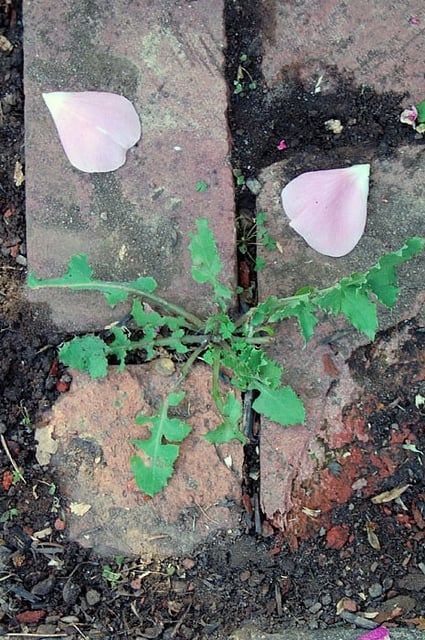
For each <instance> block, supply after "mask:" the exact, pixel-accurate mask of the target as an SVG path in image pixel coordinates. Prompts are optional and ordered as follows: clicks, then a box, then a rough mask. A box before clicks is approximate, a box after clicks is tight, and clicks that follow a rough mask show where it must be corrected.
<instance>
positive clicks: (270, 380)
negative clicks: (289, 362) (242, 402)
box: [204, 338, 283, 391]
mask: <svg viewBox="0 0 425 640" xmlns="http://www.w3.org/2000/svg"><path fill="white" fill-rule="evenodd" d="M205 355H206V354H204V356H205ZM220 360H221V363H222V365H223V366H224V367H226V368H228V369H230V370H231V371H232V372H233V377H232V384H234V385H235V386H236V388H237V389H239V390H240V391H246V390H247V389H248V388H249V387H250V385H251V383H252V381H253V380H254V379H258V380H261V381H262V382H263V383H264V384H266V385H268V386H270V387H277V386H278V385H279V384H280V379H281V377H282V373H283V370H282V367H280V365H279V364H278V363H277V362H276V361H275V360H272V359H271V358H269V356H268V355H267V354H266V352H265V351H263V350H262V349H259V348H258V347H256V346H254V345H252V344H248V343H246V342H245V340H244V339H243V338H241V339H240V340H238V341H236V340H235V341H234V342H233V343H232V345H231V349H222V351H221V353H220Z"/></svg>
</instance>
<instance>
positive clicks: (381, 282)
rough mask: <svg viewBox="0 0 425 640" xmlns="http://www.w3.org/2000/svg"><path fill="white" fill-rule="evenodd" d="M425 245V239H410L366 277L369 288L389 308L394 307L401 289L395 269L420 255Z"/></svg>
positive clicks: (388, 255) (380, 261)
mask: <svg viewBox="0 0 425 640" xmlns="http://www.w3.org/2000/svg"><path fill="white" fill-rule="evenodd" d="M424 245H425V238H420V237H418V236H415V237H413V238H409V240H407V241H406V243H405V244H404V245H403V246H402V247H401V249H399V250H398V251H393V252H392V253H388V254H386V255H385V256H382V258H380V259H379V260H378V264H377V265H375V266H374V267H372V268H371V269H370V270H369V272H368V273H367V275H366V280H367V284H368V287H369V288H370V289H371V290H372V291H373V293H374V294H375V295H376V297H377V298H378V300H379V301H380V302H382V304H384V305H385V306H387V307H392V306H393V305H394V303H395V301H396V299H397V296H398V293H399V291H400V288H399V287H397V286H396V283H397V274H396V272H395V267H396V266H398V265H400V264H403V263H404V262H406V261H407V260H410V258H413V257H414V256H416V255H418V254H419V253H420V252H421V251H422V249H423V248H424Z"/></svg>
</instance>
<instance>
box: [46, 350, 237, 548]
mask: <svg viewBox="0 0 425 640" xmlns="http://www.w3.org/2000/svg"><path fill="white" fill-rule="evenodd" d="M163 369H164V370H168V369H167V368H166V367H163ZM161 371H162V370H161V361H155V362H153V363H151V364H148V365H143V366H133V367H129V368H128V369H127V370H126V371H125V372H122V373H118V372H117V371H112V372H111V373H110V374H109V375H108V377H107V378H105V379H102V380H89V379H88V377H87V376H86V375H85V374H81V373H78V372H73V375H74V379H73V383H72V386H71V389H70V391H69V392H68V393H67V394H65V395H64V396H62V397H61V399H60V400H59V401H58V402H57V403H56V404H55V406H54V407H53V410H52V413H51V415H50V417H49V418H48V420H45V421H44V422H43V425H42V426H41V427H40V428H39V429H38V430H37V431H36V436H35V437H36V439H40V432H41V431H45V430H46V429H50V430H51V431H52V433H51V437H52V438H53V439H54V440H55V441H56V443H57V452H56V453H55V454H54V457H53V461H52V463H53V466H54V468H55V469H56V472H57V473H58V477H59V478H60V481H61V492H62V494H64V495H66V496H67V497H68V499H69V502H68V507H69V509H68V513H67V516H66V524H67V526H66V530H67V532H68V534H69V535H70V537H71V538H72V539H74V540H77V541H79V542H80V543H81V544H82V545H83V546H85V547H94V548H95V550H96V551H97V552H98V553H102V554H104V555H111V556H112V555H115V554H125V555H136V556H143V557H145V558H146V557H148V558H151V557H152V558H154V557H158V556H159V557H166V556H171V555H182V554H185V553H191V552H192V551H193V549H194V547H195V545H196V544H198V543H200V542H202V541H205V540H206V538H207V537H208V536H210V535H211V534H212V533H214V532H216V531H218V530H221V529H225V530H230V533H231V531H232V530H233V531H234V530H236V529H237V527H238V524H239V520H240V508H239V503H240V484H241V470H242V458H243V451H242V446H241V445H240V444H239V443H235V442H233V443H231V444H225V445H220V446H217V447H215V446H213V445H211V444H209V443H208V442H207V441H206V440H205V438H204V437H203V435H204V434H205V433H207V431H208V430H210V429H213V428H214V427H216V426H218V424H219V423H220V418H219V416H218V415H217V413H216V412H215V410H214V408H213V405H212V403H211V396H210V384H211V376H210V373H209V371H208V370H207V369H206V367H203V366H201V365H199V366H197V367H196V368H195V369H193V370H192V372H191V374H190V375H189V376H188V378H187V379H186V380H185V381H184V383H183V384H182V386H181V390H183V391H186V396H185V398H184V400H183V401H182V403H181V404H180V405H179V406H178V407H176V408H175V409H171V410H170V413H169V414H170V416H176V417H178V418H179V419H181V420H183V421H185V422H187V423H188V424H189V425H190V426H191V427H192V431H191V433H190V435H189V436H188V437H187V438H186V439H185V440H184V441H183V443H182V444H181V449H180V456H179V459H178V461H177V462H176V465H175V474H174V475H173V477H172V478H171V480H170V482H169V484H168V486H167V487H166V488H165V489H164V491H163V492H161V493H159V494H157V495H156V496H155V497H154V498H153V499H150V498H148V497H147V496H144V495H143V493H142V492H141V491H140V490H139V489H138V488H137V486H136V485H135V483H134V480H133V476H132V472H131V469H130V458H131V456H133V455H134V454H135V453H136V449H135V447H134V446H133V445H131V444H130V443H129V440H130V439H132V438H135V439H140V438H145V437H146V436H147V435H148V427H147V426H146V425H142V426H140V425H139V426H138V425H136V424H135V422H134V419H135V416H136V415H137V414H138V413H141V414H142V415H147V416H148V415H152V414H153V413H154V412H155V410H157V409H158V406H159V404H160V402H161V400H162V399H163V398H164V397H165V395H166V394H167V393H168V392H169V391H170V389H171V388H172V386H173V384H175V382H176V380H177V376H178V373H177V372H175V373H174V374H172V375H171V376H168V375H167V376H165V375H163V373H162V372H161ZM173 411H174V413H173ZM41 435H43V434H41ZM39 455H40V454H39ZM41 462H42V463H43V464H45V463H46V459H43V458H41ZM81 504H83V505H87V506H88V507H90V508H89V510H88V511H87V512H86V513H84V514H83V515H77V514H75V513H73V512H75V510H76V507H75V505H81ZM77 510H78V508H77Z"/></svg>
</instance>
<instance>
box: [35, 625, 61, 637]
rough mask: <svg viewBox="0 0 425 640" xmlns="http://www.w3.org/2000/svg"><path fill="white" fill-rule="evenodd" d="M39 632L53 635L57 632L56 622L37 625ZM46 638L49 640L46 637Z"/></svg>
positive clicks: (44, 634)
mask: <svg viewBox="0 0 425 640" xmlns="http://www.w3.org/2000/svg"><path fill="white" fill-rule="evenodd" d="M37 633H39V634H40V635H43V636H53V635H54V634H55V633H56V625H55V624H39V625H38V627H37ZM46 640H48V639H47V638H46Z"/></svg>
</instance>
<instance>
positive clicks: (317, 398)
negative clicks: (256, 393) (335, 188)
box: [257, 147, 425, 546]
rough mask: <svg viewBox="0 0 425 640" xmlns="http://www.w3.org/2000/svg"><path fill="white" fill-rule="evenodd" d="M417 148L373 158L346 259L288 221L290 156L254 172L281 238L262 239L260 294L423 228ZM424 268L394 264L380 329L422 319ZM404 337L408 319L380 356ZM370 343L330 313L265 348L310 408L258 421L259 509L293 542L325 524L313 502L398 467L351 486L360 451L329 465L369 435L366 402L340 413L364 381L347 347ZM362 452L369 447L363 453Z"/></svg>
mask: <svg viewBox="0 0 425 640" xmlns="http://www.w3.org/2000/svg"><path fill="white" fill-rule="evenodd" d="M421 155H422V154H421V151H420V149H414V148H407V147H406V148H403V149H400V150H399V155H398V157H397V158H392V159H388V160H375V161H373V162H372V166H371V189H370V194H369V201H368V221H367V226H366V232H365V235H364V236H363V238H362V239H361V240H360V242H359V244H358V245H357V247H356V248H355V249H354V251H353V252H352V253H350V254H349V255H348V256H346V257H344V258H329V257H327V256H321V255H319V254H318V253H317V252H315V251H313V250H312V249H310V248H309V247H308V246H307V245H306V243H305V242H304V240H303V239H302V238H301V237H300V236H298V235H297V234H296V233H295V232H294V231H293V230H292V229H291V227H290V226H289V220H288V218H287V217H286V215H285V214H284V213H283V209H282V205H281V200H280V192H281V190H282V188H283V186H284V185H285V184H286V183H287V182H288V179H289V178H288V175H286V173H285V167H286V164H287V163H286V162H285V161H283V162H281V163H278V164H275V165H273V166H271V167H268V168H267V169H265V170H264V171H263V172H262V173H261V175H260V181H261V182H262V183H263V189H262V191H261V193H260V195H259V197H258V200H257V210H258V211H265V212H267V214H268V227H269V231H270V233H271V235H272V236H273V237H274V238H275V239H276V240H277V241H278V242H279V244H280V246H281V248H282V253H281V254H279V253H278V252H277V251H275V252H273V253H270V252H268V251H266V250H264V249H263V248H260V250H259V255H261V257H263V258H264V260H265V262H266V268H265V270H264V271H260V272H259V274H258V286H259V298H260V299H261V300H264V299H265V298H266V297H267V296H268V295H277V296H281V297H283V296H288V295H291V294H293V293H294V292H295V291H297V290H298V289H299V288H301V287H303V286H306V285H314V286H318V287H326V286H329V285H330V284H332V283H334V282H336V281H337V280H338V279H339V278H341V277H342V276H344V275H348V274H350V273H351V272H353V271H364V270H367V268H368V267H370V266H372V265H373V264H374V263H375V262H376V260H377V258H379V257H380V256H381V255H382V254H384V253H386V252H388V251H390V250H395V249H398V248H400V247H401V246H402V245H403V243H404V241H405V240H406V239H407V238H408V237H410V236H413V235H424V221H423V212H424V210H425V185H424V183H423V180H422V179H421V173H422V164H421ZM319 161H320V159H319ZM328 161H329V160H328ZM311 168H314V167H309V169H311ZM424 270H425V256H424V255H423V254H421V255H420V256H418V257H416V258H415V259H413V260H412V261H410V262H408V263H407V264H405V265H403V266H402V267H401V268H399V269H398V272H399V282H400V285H401V294H400V297H399V301H398V302H397V303H396V305H395V307H394V308H393V309H392V310H385V308H382V307H380V312H379V315H380V319H381V323H380V328H382V329H384V328H388V327H392V326H395V325H396V324H397V323H399V322H400V321H402V320H405V319H410V318H416V319H417V322H418V323H419V324H420V325H422V326H423V325H424V320H425V292H424V286H423V273H424ZM408 339H409V336H408V330H407V329H406V328H405V329H404V330H403V331H400V333H399V336H398V338H396V339H395V343H394V344H392V343H388V345H387V347H385V348H384V349H383V354H382V357H386V358H388V365H390V364H391V363H392V362H393V360H394V358H395V357H397V354H400V353H401V350H402V346H403V344H404V342H406V341H407V340H408ZM367 342H369V341H368V339H367V338H366V337H365V336H361V335H360V334H358V333H357V331H355V330H354V329H353V328H351V327H350V326H349V324H348V323H347V322H346V321H345V320H344V319H339V318H329V319H328V320H326V321H325V322H323V323H322V324H319V325H318V327H317V329H316V332H315V336H314V337H313V339H312V340H311V341H310V342H309V343H308V344H307V345H306V346H304V343H303V339H302V337H301V335H300V332H299V329H298V327H297V325H296V322H295V321H294V320H293V319H292V320H288V321H286V322H283V323H282V324H281V325H280V326H279V327H278V328H277V331H276V338H275V340H274V342H273V344H272V346H271V347H270V349H269V353H270V355H271V356H273V357H274V358H276V359H277V360H278V361H279V362H280V363H281V364H284V365H285V368H286V371H287V373H286V375H285V376H284V382H285V383H287V384H291V385H292V386H293V387H294V388H295V390H296V391H297V393H298V394H299V396H300V397H301V398H302V399H303V401H304V403H305V406H306V412H307V418H306V423H305V425H303V426H301V425H299V426H294V427H289V428H283V427H281V426H280V425H278V424H276V423H274V422H271V421H270V420H267V419H262V427H261V429H262V431H261V454H260V455H261V504H262V508H263V510H264V512H265V514H266V515H267V516H268V517H269V518H270V519H271V521H273V522H274V524H275V525H276V526H278V527H280V528H281V529H283V530H285V532H286V534H287V536H288V538H289V539H290V540H291V543H292V544H293V545H294V546H296V545H297V540H298V539H300V538H301V539H302V538H303V537H304V536H305V535H306V533H307V532H310V533H311V532H314V531H317V530H318V529H319V528H320V526H321V525H322V524H323V520H322V519H321V517H318V518H313V517H311V515H310V516H309V515H308V514H307V513H306V512H305V511H303V509H311V510H313V511H314V510H317V509H319V511H320V512H321V513H322V515H323V514H324V513H325V512H329V510H330V509H331V508H332V507H333V506H337V505H338V504H344V503H345V502H347V501H348V500H349V499H350V497H352V496H354V495H363V496H370V494H371V492H373V491H374V490H376V489H377V488H379V481H382V480H383V479H384V478H385V477H386V476H388V469H391V468H393V469H394V466H391V465H394V464H395V465H397V463H398V462H397V460H392V461H391V460H390V461H389V460H385V463H388V464H387V467H385V464H384V467H385V469H386V470H385V469H384V468H382V469H381V472H380V473H379V474H378V476H377V478H375V480H377V481H378V484H376V483H375V481H372V480H371V479H369V481H368V482H367V483H366V484H365V486H364V488H363V489H362V490H361V491H360V492H359V493H356V490H355V488H352V486H351V485H352V484H354V487H356V485H355V481H356V480H359V481H361V480H362V476H361V468H362V460H361V456H360V458H358V457H356V456H355V455H354V453H355V452H354V447H353V455H352V459H351V460H350V457H346V458H345V466H346V468H345V469H344V470H343V471H342V481H341V482H338V481H337V479H336V478H335V476H333V475H332V473H330V472H329V470H328V469H327V468H326V467H327V465H328V463H329V459H330V458H331V457H332V456H334V457H338V456H337V455H336V452H337V450H338V449H339V448H341V447H344V446H346V445H348V444H349V443H350V442H352V441H354V440H358V441H361V440H362V439H363V440H366V441H367V433H365V431H364V424H363V420H362V415H366V406H364V412H365V413H364V414H362V411H361V410H360V413H359V415H357V414H356V415H354V414H355V412H354V413H353V414H352V417H351V418H349V419H347V416H346V415H345V414H346V410H347V407H349V406H350V405H351V404H352V403H354V404H356V403H358V404H359V406H361V403H362V401H364V402H365V403H367V400H366V396H365V390H364V385H363V384H362V383H361V382H359V381H358V380H355V379H354V378H353V375H352V373H351V371H350V368H349V365H348V363H347V359H348V358H349V356H350V355H351V354H352V353H354V352H355V350H356V349H357V348H358V347H360V346H361V345H363V344H366V343H367ZM385 349H387V351H385ZM419 366H420V365H419ZM414 382H415V381H413V380H412V384H414ZM350 415H351V414H350ZM418 419H419V414H418ZM350 420H351V422H350ZM350 425H351V426H350ZM358 453H359V455H360V452H358ZM366 454H367V449H366V447H365V450H364V452H363V455H366ZM340 458H341V456H340V457H339V458H338V460H339V462H341V459H340ZM342 461H343V462H344V458H342ZM353 465H354V467H353ZM366 467H367V465H366ZM344 483H345V484H344Z"/></svg>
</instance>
